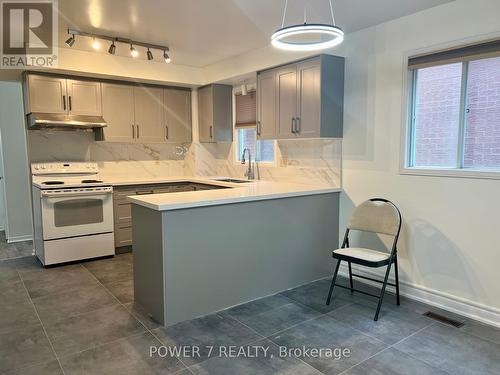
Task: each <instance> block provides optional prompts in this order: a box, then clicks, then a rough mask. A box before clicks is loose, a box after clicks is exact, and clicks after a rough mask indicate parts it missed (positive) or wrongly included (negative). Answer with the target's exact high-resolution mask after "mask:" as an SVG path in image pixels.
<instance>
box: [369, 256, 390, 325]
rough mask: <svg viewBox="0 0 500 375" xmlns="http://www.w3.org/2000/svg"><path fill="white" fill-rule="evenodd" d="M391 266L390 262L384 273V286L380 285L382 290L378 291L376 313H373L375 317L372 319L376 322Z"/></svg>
mask: <svg viewBox="0 0 500 375" xmlns="http://www.w3.org/2000/svg"><path fill="white" fill-rule="evenodd" d="M391 264H392V262H390V263H389V264H388V265H387V271H386V272H385V278H384V285H382V290H381V291H380V297H379V300H378V306H377V312H376V313H375V317H374V318H373V320H374V321H377V320H378V314H379V312H380V307H381V306H382V301H383V299H384V294H385V287H386V286H387V279H388V278H389V272H390V271H391Z"/></svg>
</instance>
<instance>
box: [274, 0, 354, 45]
mask: <svg viewBox="0 0 500 375" xmlns="http://www.w3.org/2000/svg"><path fill="white" fill-rule="evenodd" d="M329 4H330V14H331V17H332V24H331V25H326V24H314V23H307V22H306V20H305V17H304V23H303V24H301V25H292V26H286V27H285V16H286V10H287V6H288V0H286V1H285V9H284V11H283V20H282V23H281V28H280V29H278V30H276V31H275V32H274V34H273V35H272V37H271V44H272V45H273V46H274V47H276V48H280V49H284V50H289V51H316V50H322V49H326V48H332V47H335V46H338V45H339V44H340V43H342V42H343V41H344V32H343V31H342V29H341V28H340V27H338V26H336V25H335V18H334V16H333V7H332V1H331V0H329Z"/></svg>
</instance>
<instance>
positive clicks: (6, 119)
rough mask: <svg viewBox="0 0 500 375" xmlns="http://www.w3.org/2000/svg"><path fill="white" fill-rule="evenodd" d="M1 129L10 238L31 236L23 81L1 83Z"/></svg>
mask: <svg viewBox="0 0 500 375" xmlns="http://www.w3.org/2000/svg"><path fill="white" fill-rule="evenodd" d="M0 132H1V140H2V152H3V161H4V178H5V194H6V201H7V205H6V216H7V225H6V235H7V238H8V240H9V241H22V240H26V239H30V238H31V237H32V225H31V194H30V179H29V172H28V158H27V151H26V147H27V146H26V132H25V123H24V111H23V95H22V85H21V83H20V82H0Z"/></svg>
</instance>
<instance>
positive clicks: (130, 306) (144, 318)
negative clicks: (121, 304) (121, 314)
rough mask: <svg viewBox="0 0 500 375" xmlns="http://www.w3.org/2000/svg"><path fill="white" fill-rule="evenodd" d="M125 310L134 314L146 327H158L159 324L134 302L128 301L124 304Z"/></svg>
mask: <svg viewBox="0 0 500 375" xmlns="http://www.w3.org/2000/svg"><path fill="white" fill-rule="evenodd" d="M125 307H126V308H127V310H128V311H129V312H130V313H131V314H132V315H133V316H135V318H136V319H137V320H139V321H140V322H141V323H142V324H144V325H145V326H146V328H147V329H155V328H158V327H160V324H159V323H158V322H156V321H155V320H153V319H152V318H151V317H150V316H149V315H148V314H147V313H146V312H145V311H144V310H143V309H142V308H141V307H140V306H138V305H137V304H136V303H134V302H129V303H126V304H125Z"/></svg>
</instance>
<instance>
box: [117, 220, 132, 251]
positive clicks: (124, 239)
mask: <svg viewBox="0 0 500 375" xmlns="http://www.w3.org/2000/svg"><path fill="white" fill-rule="evenodd" d="M130 245H132V222H130V221H129V222H128V223H123V224H118V225H115V247H121V246H130Z"/></svg>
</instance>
